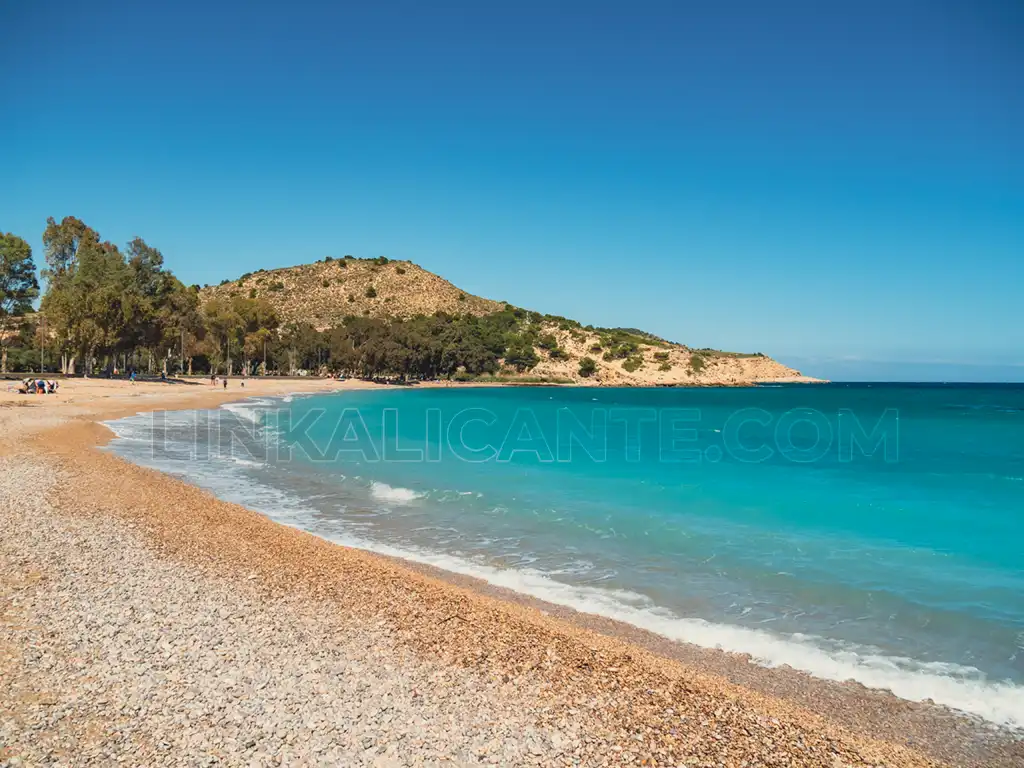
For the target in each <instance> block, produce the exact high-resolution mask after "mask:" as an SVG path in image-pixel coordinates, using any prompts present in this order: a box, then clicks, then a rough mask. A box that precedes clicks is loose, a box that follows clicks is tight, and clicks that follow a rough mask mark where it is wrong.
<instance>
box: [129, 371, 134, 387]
mask: <svg viewBox="0 0 1024 768" xmlns="http://www.w3.org/2000/svg"><path fill="white" fill-rule="evenodd" d="M130 378H131V382H132V384H134V383H135V371H132V375H131V377H130Z"/></svg>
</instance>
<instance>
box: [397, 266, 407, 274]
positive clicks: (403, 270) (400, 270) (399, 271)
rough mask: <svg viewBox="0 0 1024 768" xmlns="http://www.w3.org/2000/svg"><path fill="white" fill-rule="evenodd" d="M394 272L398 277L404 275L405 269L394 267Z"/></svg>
mask: <svg viewBox="0 0 1024 768" xmlns="http://www.w3.org/2000/svg"><path fill="white" fill-rule="evenodd" d="M395 272H397V273H398V274H399V275H404V274H405V267H395Z"/></svg>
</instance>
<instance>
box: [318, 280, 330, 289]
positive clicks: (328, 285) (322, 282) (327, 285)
mask: <svg viewBox="0 0 1024 768" xmlns="http://www.w3.org/2000/svg"><path fill="white" fill-rule="evenodd" d="M320 285H322V286H323V287H324V288H330V287H331V281H330V280H323V281H321V283H320Z"/></svg>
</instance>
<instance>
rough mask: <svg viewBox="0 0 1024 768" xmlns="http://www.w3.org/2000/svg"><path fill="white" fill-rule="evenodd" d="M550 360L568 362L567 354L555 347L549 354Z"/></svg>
mask: <svg viewBox="0 0 1024 768" xmlns="http://www.w3.org/2000/svg"><path fill="white" fill-rule="evenodd" d="M549 355H550V356H551V359H552V360H568V359H569V354H568V353H567V352H566V351H565V350H564V349H562V348H561V347H555V348H554V349H552V350H551V352H550V353H549Z"/></svg>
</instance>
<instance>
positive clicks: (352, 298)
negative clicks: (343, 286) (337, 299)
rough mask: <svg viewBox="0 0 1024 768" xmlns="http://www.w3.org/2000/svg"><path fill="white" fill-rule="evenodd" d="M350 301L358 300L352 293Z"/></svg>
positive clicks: (349, 297)
mask: <svg viewBox="0 0 1024 768" xmlns="http://www.w3.org/2000/svg"><path fill="white" fill-rule="evenodd" d="M348 300H349V301H355V300H356V297H355V296H353V295H352V294H351V293H350V294H349V295H348Z"/></svg>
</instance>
